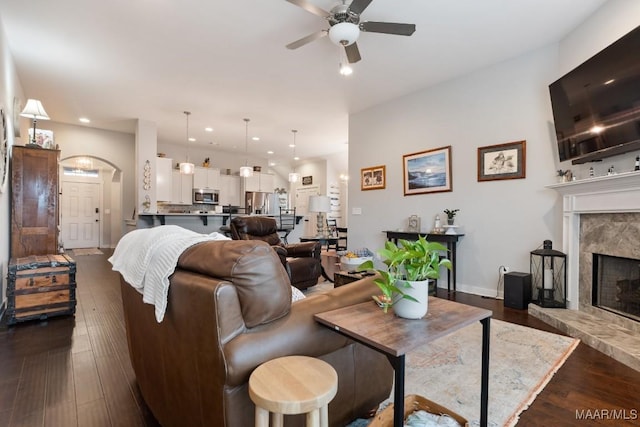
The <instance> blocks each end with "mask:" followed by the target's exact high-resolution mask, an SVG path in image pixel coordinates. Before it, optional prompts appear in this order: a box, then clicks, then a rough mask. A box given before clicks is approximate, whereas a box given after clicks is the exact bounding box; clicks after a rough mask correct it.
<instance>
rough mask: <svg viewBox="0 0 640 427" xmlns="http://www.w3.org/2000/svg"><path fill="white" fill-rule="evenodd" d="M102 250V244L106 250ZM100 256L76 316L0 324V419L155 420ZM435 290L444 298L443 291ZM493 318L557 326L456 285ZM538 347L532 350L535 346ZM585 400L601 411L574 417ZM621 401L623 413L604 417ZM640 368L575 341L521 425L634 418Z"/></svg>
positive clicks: (69, 422) (91, 260)
mask: <svg viewBox="0 0 640 427" xmlns="http://www.w3.org/2000/svg"><path fill="white" fill-rule="evenodd" d="M105 252H106V251H105ZM109 255H110V253H106V254H105V255H103V256H99V255H92V256H78V257H75V259H76V262H77V283H78V288H77V299H78V307H77V313H76V315H75V317H69V316H67V317H59V318H53V319H50V320H48V321H44V322H29V323H23V324H19V325H16V326H13V327H7V326H6V325H4V324H3V325H2V326H0V426H11V427H14V426H15V427H17V426H29V427H32V426H52V427H62V426H64V427H68V426H80V427H93V426H123V427H128V426H157V425H158V424H157V422H156V421H155V420H154V418H153V416H152V415H151V414H150V412H149V410H148V408H147V407H146V405H145V404H144V401H143V400H142V398H141V396H140V393H139V391H138V388H137V385H136V381H135V376H134V374H133V371H132V368H131V365H130V363H129V359H128V358H129V355H128V350H127V342H126V335H125V330H124V323H123V316H122V306H121V296H120V288H119V282H118V276H117V274H115V273H114V272H112V271H111V269H110V267H111V266H110V264H109V263H108V262H107V261H106V260H107V258H108V256H109ZM439 296H441V297H444V298H446V297H447V293H446V291H444V292H441V293H440V294H439ZM450 299H452V300H456V301H459V302H462V303H466V304H471V305H475V306H479V307H484V308H487V309H490V310H493V313H494V318H496V319H501V320H505V321H508V322H513V323H518V324H521V325H525V326H530V327H533V328H537V329H542V330H546V331H551V332H556V333H558V331H557V330H554V329H553V328H551V327H549V326H548V325H546V324H545V323H543V322H541V321H540V320H538V319H536V318H533V317H530V316H528V315H527V313H526V311H520V310H514V309H509V308H503V305H502V301H499V300H494V299H488V298H481V297H478V296H474V295H468V294H463V293H457V294H455V295H453V296H451V297H450ZM532 357H535V355H532ZM584 410H589V411H591V412H590V413H591V414H595V413H596V412H595V411H598V412H597V415H598V417H599V418H601V419H593V418H595V417H592V419H590V420H587V421H585V420H578V419H576V411H584ZM604 410H607V411H612V410H624V411H626V412H625V414H626V416H627V418H633V419H627V420H612V419H610V418H609V417H602V414H603V411H604ZM638 411H640V372H637V371H635V370H633V369H631V368H628V367H626V366H625V365H623V364H621V363H619V362H617V361H615V360H613V359H611V358H609V357H607V356H605V355H604V354H602V353H600V352H598V351H596V350H594V349H592V348H590V347H588V346H586V345H584V344H580V345H579V346H578V348H577V349H576V350H575V351H574V352H573V354H572V355H571V356H570V357H569V359H568V360H567V362H566V363H565V364H564V366H563V367H562V368H561V369H560V370H559V371H558V373H557V374H556V375H555V376H554V377H553V378H552V380H551V381H550V383H549V384H548V385H547V386H546V387H545V389H544V390H543V391H542V393H541V394H540V395H539V396H538V397H537V399H536V400H535V401H534V402H533V404H532V405H531V407H530V408H529V409H527V410H526V411H525V412H523V413H522V415H521V417H520V421H519V423H518V426H571V425H580V426H587V425H589V426H598V425H602V426H625V425H629V426H631V425H635V426H638V425H640V420H638V415H639V414H638Z"/></svg>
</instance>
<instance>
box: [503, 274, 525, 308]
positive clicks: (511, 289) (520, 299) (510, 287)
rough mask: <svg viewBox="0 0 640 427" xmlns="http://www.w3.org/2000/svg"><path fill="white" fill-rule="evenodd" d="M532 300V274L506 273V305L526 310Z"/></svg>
mask: <svg viewBox="0 0 640 427" xmlns="http://www.w3.org/2000/svg"><path fill="white" fill-rule="evenodd" d="M530 302H531V274H529V273H518V272H511V273H506V274H505V275H504V306H505V307H509V308H516V309H518V310H525V309H526V308H527V306H528V305H529V303H530Z"/></svg>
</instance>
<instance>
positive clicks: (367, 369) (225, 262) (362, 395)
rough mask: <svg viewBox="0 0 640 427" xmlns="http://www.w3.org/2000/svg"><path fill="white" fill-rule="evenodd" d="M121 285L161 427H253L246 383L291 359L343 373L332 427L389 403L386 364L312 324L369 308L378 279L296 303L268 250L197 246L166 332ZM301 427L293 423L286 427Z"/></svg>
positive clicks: (177, 279)
mask: <svg viewBox="0 0 640 427" xmlns="http://www.w3.org/2000/svg"><path fill="white" fill-rule="evenodd" d="M120 281H121V289H122V301H123V307H124V318H125V325H126V330H127V340H128V345H129V353H130V358H131V363H132V365H133V369H134V372H135V374H136V378H137V382H138V386H139V388H140V391H141V393H142V396H143V398H144V400H145V402H146V403H147V405H148V407H149V408H150V409H151V411H152V413H153V415H154V416H155V417H156V419H157V420H158V422H159V423H160V424H161V425H162V426H164V427H172V426H180V427H182V426H192V427H193V426H207V427H210V426H226V427H247V426H253V425H254V410H255V407H254V405H253V403H252V402H251V400H250V398H249V395H248V389H247V384H248V379H249V376H250V374H251V372H252V371H253V370H254V369H255V368H256V367H257V366H259V365H260V364H262V363H263V362H265V361H268V360H271V359H273V358H276V357H281V356H287V355H306V356H312V357H318V358H320V359H322V360H325V361H326V362H328V363H330V364H331V365H332V366H333V367H334V368H335V369H336V371H337V373H338V393H337V395H336V396H335V398H334V399H333V400H332V401H331V403H330V405H329V419H330V420H329V421H330V425H331V426H336V427H337V426H344V425H346V424H348V423H349V422H350V421H352V420H353V419H355V418H358V417H360V416H364V415H366V414H367V412H368V411H370V410H371V409H373V408H375V407H376V406H377V405H378V404H379V403H380V402H381V401H383V400H384V399H386V398H387V397H388V396H389V394H390V391H391V387H392V382H393V373H392V368H391V366H390V364H389V362H388V361H387V359H386V358H385V357H384V356H383V355H381V354H380V353H378V352H375V351H374V350H371V349H369V348H367V347H365V346H362V345H360V344H356V343H354V342H353V341H351V340H349V339H347V338H345V337H343V336H342V335H340V334H338V333H336V332H334V331H332V330H330V329H329V328H327V327H325V326H321V325H320V324H318V323H317V322H315V321H314V320H313V315H314V314H315V313H318V312H323V311H327V310H332V309H335V308H339V307H343V306H347V305H352V304H356V303H360V302H364V301H370V300H371V295H373V294H374V293H375V292H376V289H377V288H376V286H375V284H374V283H373V282H372V279H371V278H367V279H363V280H359V281H357V282H353V283H351V284H349V285H347V286H342V287H340V288H336V289H333V290H330V291H328V292H326V293H319V294H316V295H313V296H310V297H307V298H305V299H303V300H300V301H297V302H294V303H291V286H290V282H289V278H288V275H287V273H286V271H285V269H284V268H283V266H282V263H281V262H280V260H279V259H278V256H277V255H276V253H275V251H274V250H273V249H272V248H271V247H270V246H269V245H268V244H267V243H265V242H260V241H234V240H228V241H211V242H205V243H200V244H197V245H194V246H192V247H190V248H189V249H187V250H185V251H184V252H183V253H182V254H181V256H180V258H179V260H178V264H177V267H176V270H175V272H174V274H173V275H172V276H171V277H170V287H169V294H168V305H167V309H166V312H165V316H164V319H163V321H162V322H161V323H158V322H157V321H156V317H155V314H154V306H153V305H150V304H145V303H143V302H142V295H141V294H140V293H138V292H137V291H136V290H135V289H134V288H133V287H131V286H130V285H129V284H127V283H126V282H125V281H124V279H123V278H122V277H121V279H120ZM372 303H373V302H372ZM304 421H305V419H304V416H287V417H285V426H286V427H297V426H302V425H304Z"/></svg>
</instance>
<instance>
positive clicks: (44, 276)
mask: <svg viewBox="0 0 640 427" xmlns="http://www.w3.org/2000/svg"><path fill="white" fill-rule="evenodd" d="M75 312H76V262H75V261H74V260H73V259H72V258H71V257H69V256H68V255H65V254H62V255H32V256H28V257H24V258H11V260H10V261H9V276H8V282H7V316H8V320H7V323H8V324H10V325H12V324H14V323H16V322H21V321H25V320H32V319H39V320H44V319H47V318H48V317H50V316H59V315H65V314H74V313H75Z"/></svg>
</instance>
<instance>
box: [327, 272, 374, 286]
mask: <svg viewBox="0 0 640 427" xmlns="http://www.w3.org/2000/svg"><path fill="white" fill-rule="evenodd" d="M369 276H372V274H368V273H349V272H348V271H345V270H340V271H336V272H335V273H333V287H334V288H338V287H340V286H344V285H346V284H349V283H351V282H355V281H356V280H360V279H364V278H365V277H369Z"/></svg>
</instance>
